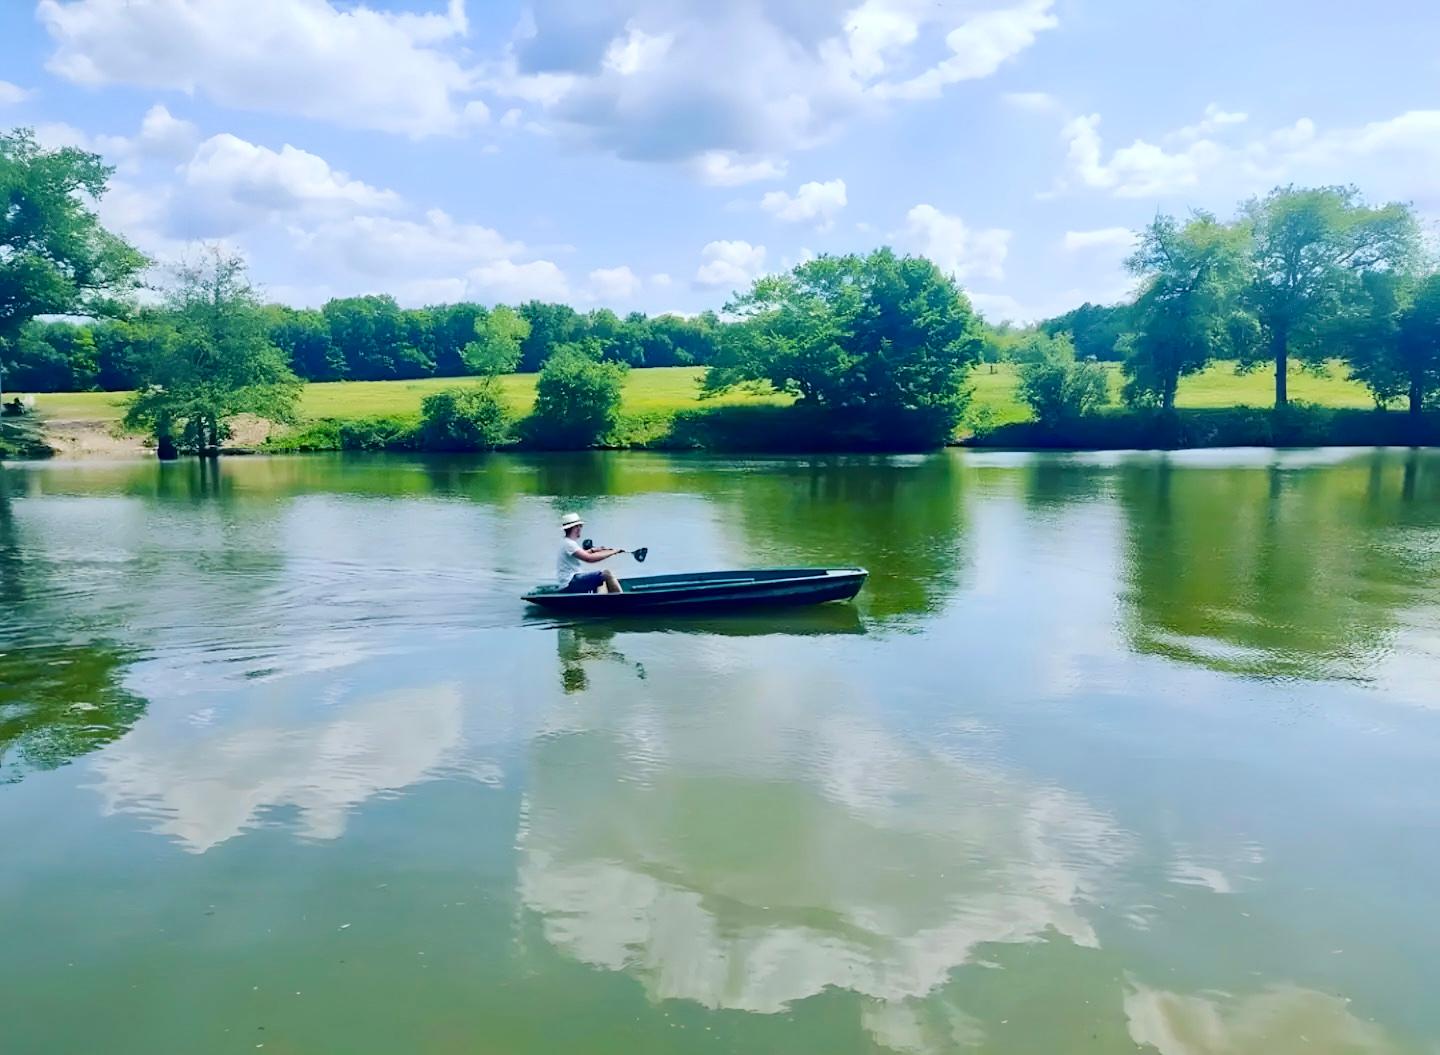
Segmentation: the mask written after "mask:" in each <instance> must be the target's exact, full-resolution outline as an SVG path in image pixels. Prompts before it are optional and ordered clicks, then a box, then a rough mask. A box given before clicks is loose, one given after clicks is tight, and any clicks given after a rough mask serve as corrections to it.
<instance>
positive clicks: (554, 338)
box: [520, 300, 585, 374]
mask: <svg viewBox="0 0 1440 1055" xmlns="http://www.w3.org/2000/svg"><path fill="white" fill-rule="evenodd" d="M520 314H521V315H523V316H524V317H525V321H526V322H528V323H529V324H530V334H529V336H528V337H526V338H525V339H524V340H523V341H522V342H521V344H520V369H521V370H522V371H523V372H525V373H527V374H529V373H534V372H535V371H537V370H539V369H540V368H541V367H542V366H544V365H545V360H546V359H548V358H549V357H550V355H551V354H552V353H553V352H554V351H555V349H557V348H559V347H560V346H561V345H564V344H570V343H572V342H574V341H577V340H579V339H580V338H581V337H582V336H584V329H585V327H584V323H583V321H582V320H581V318H580V315H579V313H577V312H576V311H575V309H574V308H572V307H570V306H569V305H568V304H546V303H544V302H543V301H538V300H532V301H528V302H527V303H525V304H522V305H520Z"/></svg>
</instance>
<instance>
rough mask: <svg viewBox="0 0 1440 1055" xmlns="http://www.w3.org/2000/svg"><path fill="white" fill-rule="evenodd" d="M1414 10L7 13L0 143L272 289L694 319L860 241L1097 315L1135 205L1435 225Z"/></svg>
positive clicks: (1, 33) (1431, 8)
mask: <svg viewBox="0 0 1440 1055" xmlns="http://www.w3.org/2000/svg"><path fill="white" fill-rule="evenodd" d="M1437 40H1440V7H1437V6H1436V5H1435V4H1434V3H1433V2H1422V0H1413V2H1391V3H1376V4H1368V5H1362V4H1354V3H1340V2H1336V0H1309V2H1304V0H1274V2H1256V0H1251V2H1248V3H1241V2H1238V0H1214V2H1210V3H1207V4H1203V5H1202V4H1179V3H1166V2H1155V0H1150V2H1139V0H938V2H937V0H844V2H833V3H832V2H829V0H727V2H724V3H721V2H718V0H668V2H661V0H531V2H529V3H513V2H510V0H493V2H492V0H448V2H447V0H371V2H370V3H369V4H368V5H364V4H358V3H343V2H340V0H40V2H38V3H31V2H29V0H4V2H3V4H0V126H13V125H28V126H32V127H34V128H36V129H37V131H38V134H39V135H40V137H41V139H42V140H43V141H44V142H46V143H50V144H57V145H58V144H70V143H73V144H79V145H84V146H86V147H88V148H90V149H94V150H98V151H100V152H101V153H103V154H105V155H106V157H107V158H109V159H110V160H111V162H112V163H113V164H115V165H116V166H117V173H116V176H115V180H114V190H113V192H112V194H111V195H109V196H108V197H107V199H106V200H105V201H104V202H103V203H102V205H101V212H102V215H103V216H104V218H105V219H106V221H107V222H108V223H110V224H111V225H112V226H114V227H116V228H117V229H119V230H121V231H123V232H124V233H126V234H127V235H128V236H130V237H131V238H132V239H133V240H134V241H135V242H136V243H137V244H139V245H140V246H141V247H142V248H144V249H146V250H147V251H148V252H150V253H151V254H152V256H154V257H155V258H156V259H157V260H160V261H164V260H167V259H172V258H174V257H176V256H178V255H182V254H184V253H185V252H186V250H187V247H190V246H193V245H194V244H195V243H196V241H197V240H210V241H222V242H224V243H226V244H228V245H231V246H234V247H236V248H237V249H239V250H241V251H242V252H244V253H245V254H246V256H247V257H248V259H249V260H250V261H251V265H252V272H253V276H254V278H255V279H256V280H257V281H258V282H259V283H260V284H261V285H262V286H263V287H264V288H265V290H266V292H267V294H268V295H270V296H271V297H273V298H275V299H278V300H283V301H287V302H290V303H294V304H319V303H321V302H323V301H324V300H325V299H326V298H328V297H330V296H335V295H347V294H353V293H366V292H389V293H393V294H394V295H395V296H396V297H397V298H398V299H399V300H400V301H401V302H402V303H405V304H409V305H415V304H423V303H435V302H443V301H453V300H459V299H476V300H480V301H483V302H489V303H493V302H497V301H507V302H514V301H517V300H521V299H528V298H529V297H532V296H534V297H541V298H544V299H556V300H566V301H569V302H571V303H573V304H575V305H576V306H577V307H581V308H587V307H593V306H599V305H606V306H610V307H613V308H616V309H617V310H621V311H625V310H630V309H632V308H639V309H642V310H647V311H652V312H654V311H666V310H677V311H686V312H691V311H698V310H701V309H703V308H707V307H715V308H718V307H720V306H721V305H722V304H723V303H724V301H725V299H726V297H727V296H728V295H729V294H730V292H731V291H732V290H733V289H735V288H737V287H740V286H743V285H745V284H746V283H747V282H748V281H749V279H750V278H751V277H753V276H754V275H756V274H758V273H761V272H763V271H766V270H775V269H779V268H783V267H787V266H789V265H791V264H793V263H795V262H797V261H799V260H801V259H804V258H805V257H806V256H807V255H809V254H812V253H821V252H844V251H851V250H865V249H869V248H872V247H874V246H876V245H880V244H891V245H894V246H896V247H897V248H899V249H903V250H906V251H911V252H921V253H925V254H927V255H929V256H931V257H932V258H933V259H935V260H936V262H937V263H939V264H940V265H941V266H942V267H943V268H945V269H946V270H947V271H950V272H952V273H954V274H955V275H956V276H957V277H958V278H959V280H960V281H961V283H962V284H963V285H964V286H965V288H966V289H967V291H969V292H970V294H971V296H972V298H973V299H974V301H975V302H976V304H977V306H979V307H980V308H981V309H982V310H983V311H984V312H985V314H986V315H987V316H988V317H990V318H992V319H1000V318H1007V317H1008V318H1014V319H1020V320H1025V319H1031V318H1035V317H1040V316H1044V315H1049V314H1054V313H1056V312H1059V311H1062V310H1064V309H1066V308H1068V307H1071V306H1074V305H1075V304H1078V303H1080V302H1081V301H1083V300H1086V299H1090V300H1102V301H1105V300H1113V299H1116V298H1118V297H1120V296H1123V295H1124V294H1125V293H1126V291H1127V289H1128V281H1127V278H1126V276H1125V274H1124V271H1123V268H1122V267H1121V261H1122V260H1123V258H1124V256H1125V254H1126V251H1127V249H1128V246H1129V244H1130V239H1131V238H1132V232H1133V231H1134V230H1135V229H1136V228H1138V227H1140V226H1142V225H1143V224H1145V223H1146V222H1147V221H1148V220H1149V219H1150V218H1151V217H1153V216H1154V215H1155V214H1156V212H1157V211H1162V212H1184V211H1185V210H1187V209H1190V208H1207V209H1211V210H1214V211H1217V212H1219V213H1221V214H1222V215H1228V214H1229V213H1230V212H1231V211H1232V210H1233V208H1234V206H1235V204H1236V203H1237V202H1238V201H1239V200H1240V199H1242V198H1243V197H1245V196H1248V195H1250V194H1253V193H1257V192H1263V191H1265V190H1266V189H1268V188H1269V187H1271V186H1274V185H1276V184H1277V183H1287V182H1298V183H1322V182H1323V183H1333V182H1353V183H1356V184H1358V185H1359V186H1360V187H1361V189H1362V190H1363V191H1364V192H1365V193H1366V194H1367V195H1368V196H1369V197H1371V198H1373V199H1383V200H1388V199H1401V200H1407V201H1412V202H1414V203H1415V204H1416V206H1417V207H1418V208H1419V209H1420V211H1421V213H1422V215H1423V216H1424V217H1425V219H1426V220H1427V222H1428V223H1429V224H1431V226H1432V230H1433V229H1434V225H1435V223H1436V220H1437V218H1440V48H1437V47H1436V44H1435V42H1436V41H1437Z"/></svg>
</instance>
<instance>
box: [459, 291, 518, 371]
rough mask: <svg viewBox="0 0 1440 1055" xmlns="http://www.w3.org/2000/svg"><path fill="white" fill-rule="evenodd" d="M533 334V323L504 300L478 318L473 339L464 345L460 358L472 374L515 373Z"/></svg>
mask: <svg viewBox="0 0 1440 1055" xmlns="http://www.w3.org/2000/svg"><path fill="white" fill-rule="evenodd" d="M529 336H530V323H528V322H527V321H525V317H524V316H523V315H521V314H520V313H519V312H518V311H516V310H515V309H514V308H507V307H505V306H504V305H503V304H502V305H500V306H498V307H496V308H494V309H492V310H491V311H489V312H488V313H486V314H485V315H483V316H480V317H477V318H476V320H475V328H474V338H475V339H474V340H472V341H470V342H469V343H468V344H467V345H465V348H464V351H463V352H462V353H461V359H462V361H463V362H464V364H465V368H466V370H468V371H469V372H470V373H472V374H481V375H483V376H485V377H494V376H496V375H497V374H513V373H514V372H515V368H516V367H518V366H519V365H520V354H521V347H522V346H523V345H524V343H525V338H527V337H529Z"/></svg>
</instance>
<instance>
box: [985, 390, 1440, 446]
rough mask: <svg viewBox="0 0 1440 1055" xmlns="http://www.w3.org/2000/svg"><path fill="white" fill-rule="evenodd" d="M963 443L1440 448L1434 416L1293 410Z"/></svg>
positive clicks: (998, 431)
mask: <svg viewBox="0 0 1440 1055" xmlns="http://www.w3.org/2000/svg"><path fill="white" fill-rule="evenodd" d="M961 442H962V443H963V444H964V445H965V446H968V447H986V448H1005V449H1012V450H1016V449H1018V450H1176V449H1182V448H1190V447H1387V446H1434V445H1436V444H1440V411H1426V412H1425V413H1423V414H1410V413H1404V412H1400V411H1394V410H1380V409H1377V410H1356V409H1336V408H1332V407H1319V406H1313V405H1309V404H1304V403H1296V402H1291V403H1290V404H1288V405H1287V406H1285V407H1283V408H1280V409H1272V408H1262V407H1219V408H1208V407H1207V408H1186V409H1180V410H1172V411H1161V410H1129V411H1121V410H1114V411H1102V412H1098V413H1093V414H1087V415H1085V416H1083V417H1075V418H1070V419H1065V420H1061V421H1055V422H1050V423H1041V422H1038V421H1023V422H1014V423H1011V424H1006V425H999V426H996V427H995V428H992V429H986V430H983V431H979V432H976V433H974V434H972V435H970V436H968V437H966V438H965V439H964V440H962V441H961Z"/></svg>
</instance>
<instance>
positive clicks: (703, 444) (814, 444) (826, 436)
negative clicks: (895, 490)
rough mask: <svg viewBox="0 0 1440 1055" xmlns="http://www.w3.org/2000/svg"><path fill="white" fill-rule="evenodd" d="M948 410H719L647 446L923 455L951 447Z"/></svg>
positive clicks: (689, 414)
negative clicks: (947, 444) (945, 444)
mask: <svg viewBox="0 0 1440 1055" xmlns="http://www.w3.org/2000/svg"><path fill="white" fill-rule="evenodd" d="M952 427H953V417H952V415H951V412H950V410H949V409H948V408H912V409H906V410H885V411H877V410H872V409H868V408H844V409H836V408H830V407H820V406H815V405H813V404H809V405H807V404H803V403H798V404H795V405H792V406H719V407H702V408H699V409H695V410H682V411H680V412H678V413H677V414H676V415H675V416H674V418H673V419H672V422H671V425H670V430H669V432H668V433H666V434H665V435H664V436H662V437H659V438H657V439H655V440H653V441H651V442H649V443H647V444H646V445H647V446H649V447H655V448H665V449H669V450H695V449H699V450H714V451H764V452H795V453H799V452H812V451H924V450H934V449H935V448H936V447H938V446H941V445H942V444H944V443H946V442H948V440H949V438H950V430H951V429H952Z"/></svg>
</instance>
